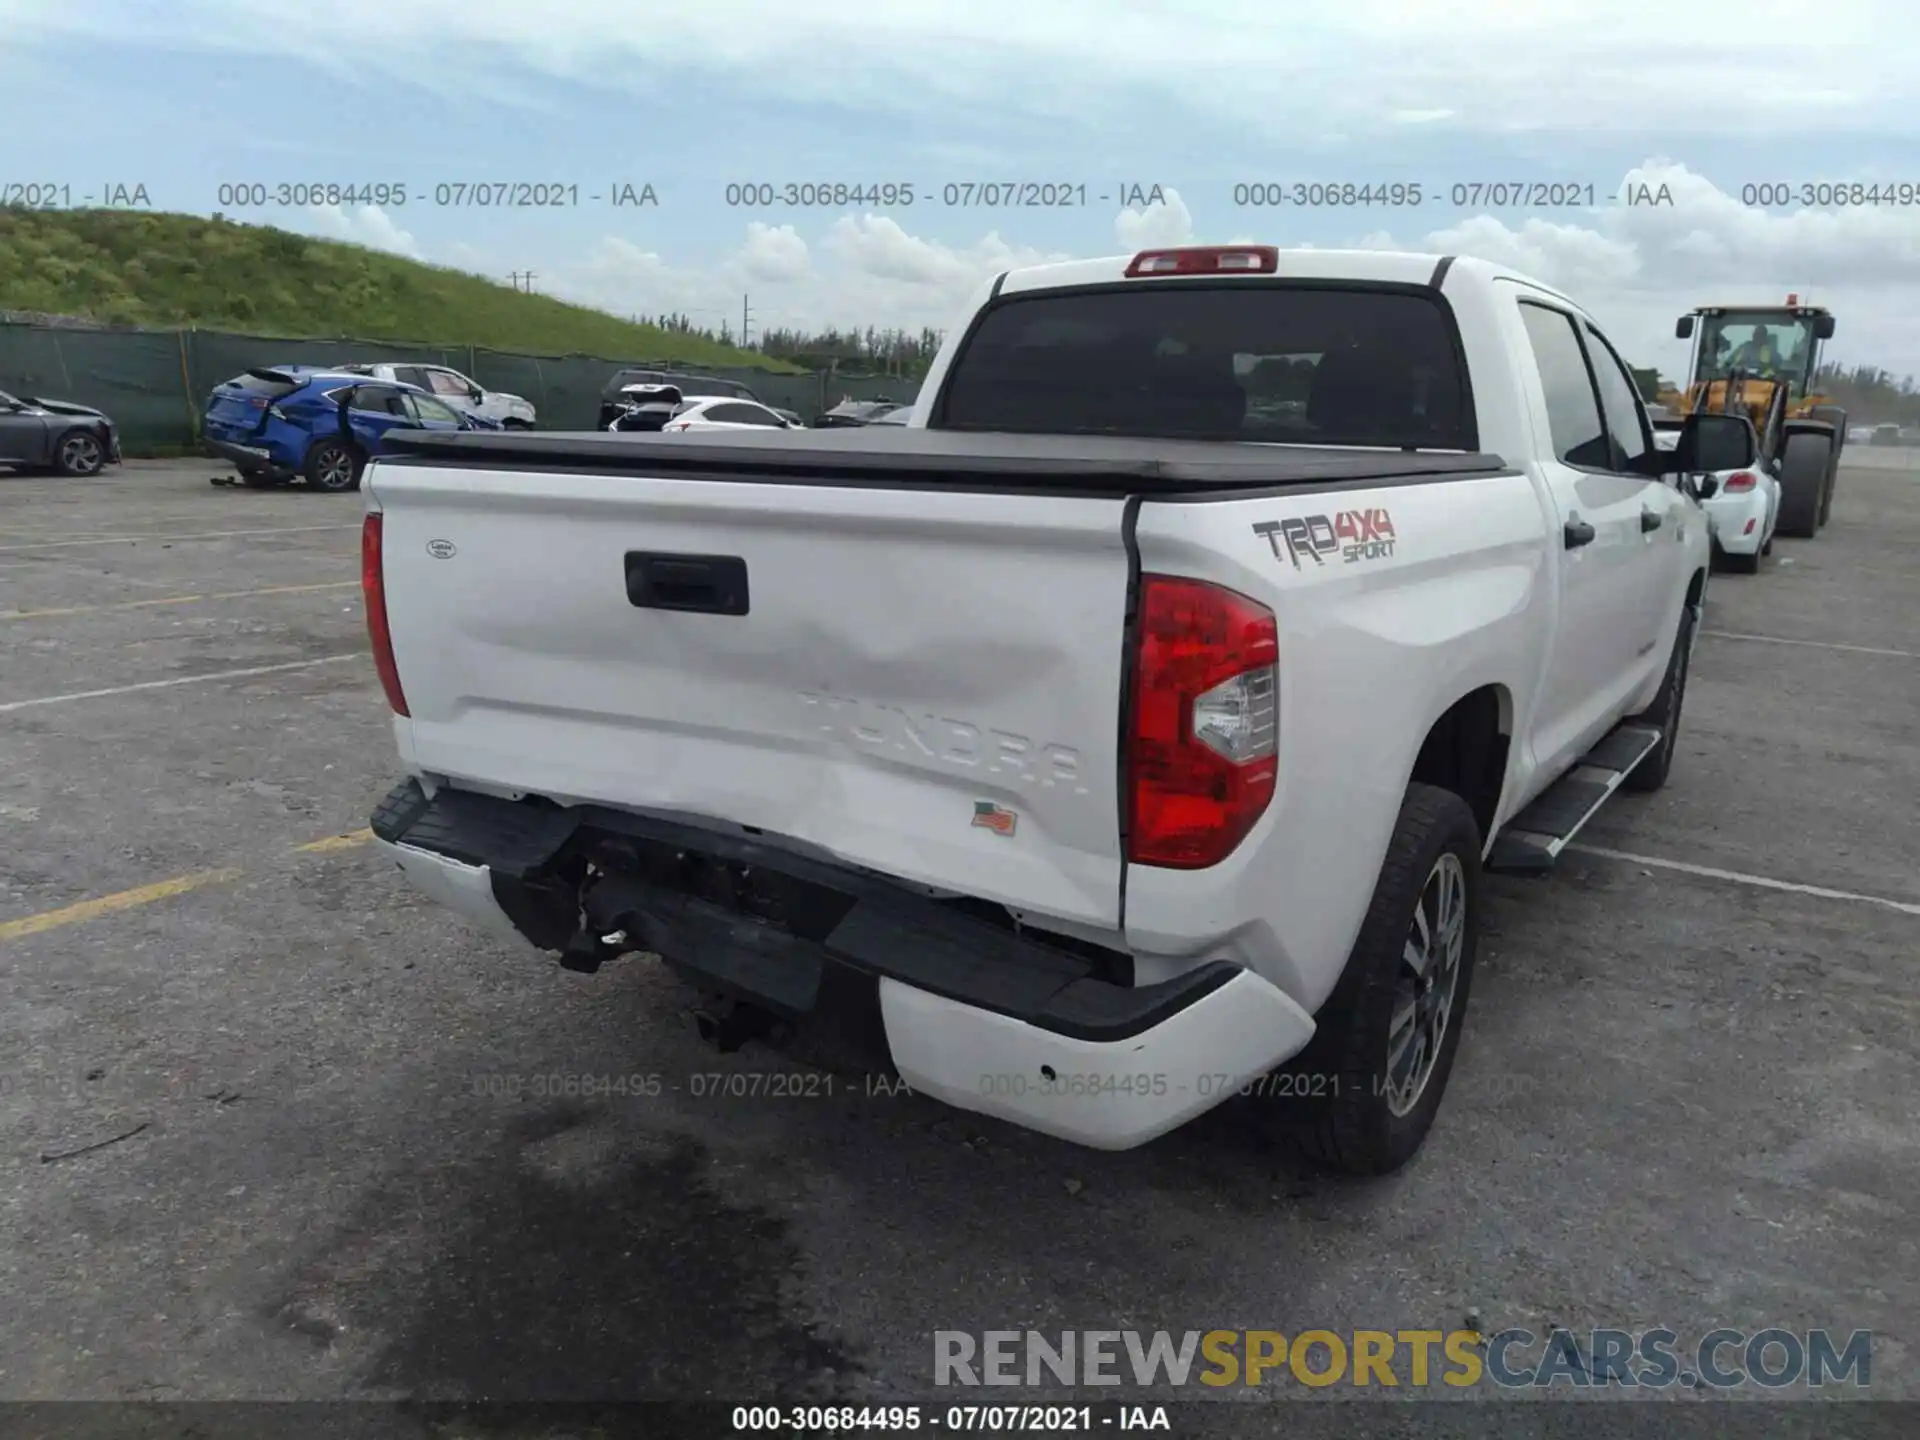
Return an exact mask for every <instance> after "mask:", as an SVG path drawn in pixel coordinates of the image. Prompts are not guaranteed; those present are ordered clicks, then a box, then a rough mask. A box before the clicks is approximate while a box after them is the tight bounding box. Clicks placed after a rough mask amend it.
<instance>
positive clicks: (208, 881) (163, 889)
mask: <svg viewBox="0 0 1920 1440" xmlns="http://www.w3.org/2000/svg"><path fill="white" fill-rule="evenodd" d="M240 873H241V872H240V871H238V870H202V871H201V872H200V873H199V874H198V875H178V876H175V877H174V878H173V879H171V880H161V881H159V882H157V883H155V884H152V885H142V886H140V887H139V888H138V889H135V890H122V891H121V892H120V893H119V894H117V895H102V896H100V897H99V898H98V899H96V900H82V901H80V902H79V903H78V904H76V905H66V906H63V907H61V908H60V909H58V910H43V911H41V912H40V913H39V914H38V915H28V916H27V917H25V918H24V919H21V920H8V921H6V922H4V923H0V941H7V940H18V939H19V938H20V937H21V936H23V935H38V934H39V933H40V932H41V931H43V930H57V929H59V928H60V927H61V926H62V925H77V924H79V923H80V922H81V921H82V920H96V919H98V918H99V917H100V916H102V915H111V914H113V912H114V911H116V910H131V909H133V908H134V906H136V905H151V904H152V903H153V902H154V901H155V900H168V899H171V898H172V897H173V896H175V895H184V894H186V893H187V892H188V891H189V890H198V889H201V888H202V887H204V886H207V885H218V884H220V883H222V882H223V881H227V880H237V879H239V878H240Z"/></svg>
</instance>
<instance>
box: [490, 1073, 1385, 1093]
mask: <svg viewBox="0 0 1920 1440" xmlns="http://www.w3.org/2000/svg"><path fill="white" fill-rule="evenodd" d="M1356 1083H1359V1084H1366V1083H1371V1084H1372V1085H1373V1086H1374V1087H1375V1089H1376V1091H1379V1090H1380V1089H1381V1087H1384V1085H1385V1084H1386V1083H1387V1082H1386V1080H1385V1077H1375V1078H1374V1079H1373V1080H1372V1081H1371V1082H1367V1081H1356V1080H1355V1078H1354V1077H1353V1076H1343V1075H1339V1074H1334V1073H1328V1074H1291V1073H1275V1074H1268V1075H1258V1076H1254V1077H1252V1078H1250V1079H1248V1078H1243V1077H1240V1076H1236V1075H1230V1074H1226V1073H1224V1072H1223V1073H1220V1074H1201V1075H1186V1076H1181V1077H1178V1078H1175V1077H1173V1076H1170V1075H1167V1074H1164V1073H1159V1072H1151V1071H1138V1072H1127V1073H1119V1072H1087V1073H1072V1074H1068V1073H1062V1072H1059V1071H1056V1070H1054V1069H1053V1068H1052V1067H1051V1066H1045V1067H1042V1069H1041V1070H1040V1071H1038V1072H1036V1073H1034V1074H1031V1075H1029V1074H1027V1073H1025V1072H1024V1071H1021V1072H1005V1073H1001V1072H992V1073H984V1072H983V1073H982V1074H981V1075H980V1077H979V1080H978V1085H979V1091H980V1093H981V1094H982V1095H1070V1096H1076V1097H1086V1098H1089V1099H1097V1098H1101V1097H1107V1098H1112V1099H1127V1098H1143V1097H1147V1096H1159V1095H1198V1096H1200V1097H1202V1098H1203V1099H1214V1100H1224V1099H1227V1098H1229V1097H1231V1096H1235V1095H1238V1096H1241V1097H1243V1098H1248V1099H1257V1100H1314V1099H1333V1098H1337V1097H1338V1096H1339V1095H1340V1093H1341V1091H1342V1088H1343V1087H1345V1088H1349V1089H1350V1088H1352V1087H1353V1086H1354V1085H1355V1084H1356ZM467 1093H468V1094H469V1095H471V1096H474V1097H475V1098H492V1099H522V1098H526V1099H563V1098H564V1099H581V1098H589V1097H594V1096H600V1097H607V1098H613V1097H619V1098H631V1099H654V1098H658V1097H660V1096H664V1095H680V1096H685V1097H686V1098H688V1099H691V1100H832V1099H835V1098H836V1097H837V1098H842V1099H869V1100H873V1099H892V1098H895V1097H899V1096H911V1095H913V1094H914V1093H915V1091H914V1090H913V1087H912V1086H910V1085H909V1084H908V1083H907V1082H906V1081H905V1080H903V1079H901V1078H900V1077H899V1076H898V1075H897V1074H893V1073H891V1072H868V1073H865V1074H861V1075H842V1074H834V1073H831V1072H828V1071H785V1070H714V1071H689V1072H688V1073H686V1074H683V1075H666V1074H661V1073H659V1072H656V1071H634V1072H629V1073H623V1074H576V1073H571V1072H559V1071H555V1072H548V1073H540V1072H535V1073H526V1074H517V1073H480V1072H475V1073H473V1074H470V1075H469V1076H468V1077H467Z"/></svg>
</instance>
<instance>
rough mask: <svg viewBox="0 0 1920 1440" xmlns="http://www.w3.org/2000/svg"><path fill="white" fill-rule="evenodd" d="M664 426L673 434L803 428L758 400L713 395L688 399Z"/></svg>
mask: <svg viewBox="0 0 1920 1440" xmlns="http://www.w3.org/2000/svg"><path fill="white" fill-rule="evenodd" d="M661 428H662V429H664V430H666V431H667V432H668V433H669V434H672V433H674V432H676V431H681V430H797V429H799V428H800V427H799V426H797V425H795V424H793V423H792V422H791V421H788V420H784V419H782V418H781V417H780V416H779V415H778V414H777V413H775V412H774V411H773V410H772V409H770V408H769V407H767V406H765V405H761V404H759V403H757V402H756V401H752V400H733V399H729V398H727V397H724V396H710V397H706V398H699V399H693V400H688V401H686V402H685V403H683V404H682V405H681V406H680V407H679V408H678V409H676V410H675V411H674V412H673V418H672V419H671V420H669V421H667V423H666V424H665V425H664V426H662V427H661Z"/></svg>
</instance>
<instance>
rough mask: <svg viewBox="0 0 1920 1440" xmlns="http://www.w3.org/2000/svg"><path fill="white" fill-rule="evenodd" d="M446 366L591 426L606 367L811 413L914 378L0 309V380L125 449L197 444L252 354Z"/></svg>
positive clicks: (139, 451) (271, 360)
mask: <svg viewBox="0 0 1920 1440" xmlns="http://www.w3.org/2000/svg"><path fill="white" fill-rule="evenodd" d="M382 361H384V362H387V363H390V364H396V365H446V366H450V367H451V368H453V369H455V370H460V371H463V372H464V373H466V374H468V375H470V376H472V377H473V378H474V379H475V380H477V381H479V383H480V384H482V385H484V386H486V387H487V388H488V389H489V390H504V391H507V392H508V393H510V394H514V395H521V396H524V397H525V398H526V399H528V400H530V401H532V402H533V405H534V408H535V409H536V410H537V411H538V413H539V417H540V427H541V428H542V429H546V430H590V429H592V428H594V422H595V420H596V418H597V417H598V415H599V410H600V393H601V390H602V389H603V387H604V386H605V385H606V383H607V381H608V380H610V379H611V378H612V377H613V374H614V372H615V371H616V370H619V369H621V368H622V367H625V366H646V367H651V368H656V369H663V370H686V371H691V372H693V373H695V374H700V375H711V376H713V377H715V378H716V379H721V380H734V381H738V382H739V383H741V384H743V385H745V386H747V387H748V388H749V389H751V390H752V391H753V392H754V394H756V395H758V396H759V397H760V398H761V400H763V401H765V402H766V403H767V404H769V405H775V406H778V407H780V408H782V409H786V410H792V411H795V412H797V413H798V414H799V415H800V417H801V418H802V419H803V420H805V421H807V422H808V423H812V421H813V419H814V417H815V416H817V415H818V414H819V413H820V412H821V411H822V410H827V409H831V408H832V407H833V406H835V405H837V404H839V403H840V402H841V401H842V400H843V399H847V398H852V399H855V400H878V399H885V398H892V399H895V400H899V401H903V402H904V401H910V400H912V399H913V397H914V394H915V392H916V391H917V389H918V382H917V381H914V380H902V379H895V378H889V377H887V376H846V375H834V374H828V373H818V374H777V373H774V372H772V371H767V370H759V369H754V368H751V367H723V366H714V365H702V364H700V363H699V362H697V361H691V360H680V359H677V358H675V357H673V356H671V355H642V356H634V357H629V358H626V359H610V358H607V357H603V356H594V355H519V354H512V353H509V352H506V351H500V350H487V349H482V348H480V347H477V346H465V347H453V348H448V347H442V346H431V345H404V344H397V343H394V342H392V341H380V340H367V341H361V340H310V339H299V338H292V337H286V336H273V335H241V334H234V333H231V332H228V331H221V330H89V329H81V328H76V327H72V326H67V325H58V324H46V323H28V324H18V323H11V324H10V323H6V322H5V321H4V320H0V390H5V391H8V392H10V393H11V394H14V395H40V396H44V397H45V398H47V399H49V400H69V401H72V402H74V403H75V404H79V405H91V406H94V407H96V408H98V409H100V410H104V411H105V412H106V413H107V414H109V415H111V416H112V417H113V418H114V420H115V422H116V423H118V425H119V426H120V434H121V445H122V447H123V448H124V449H125V451H126V452H127V453H128V454H129V455H165V454H180V453H183V452H191V451H194V450H197V449H198V448H199V444H200V417H201V414H202V412H203V411H204V410H205V409H206V403H207V396H208V394H209V393H210V392H211V391H212V389H213V387H214V386H216V385H218V384H219V383H220V382H221V381H223V380H229V379H232V378H233V377H234V376H235V375H239V374H242V373H244V372H245V371H247V370H250V369H253V368H254V367H256V366H261V365H344V364H351V363H356V362H357V363H366V364H377V363H379V362H382Z"/></svg>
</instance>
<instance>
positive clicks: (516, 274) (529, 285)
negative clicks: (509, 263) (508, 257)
mask: <svg viewBox="0 0 1920 1440" xmlns="http://www.w3.org/2000/svg"><path fill="white" fill-rule="evenodd" d="M507 279H509V280H510V281H512V282H513V288H514V289H516V290H524V291H526V292H527V294H529V295H531V294H532V293H533V279H534V276H533V271H531V270H510V271H508V272H507ZM522 281H525V282H526V283H525V284H524V285H523V284H521V282H522Z"/></svg>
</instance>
